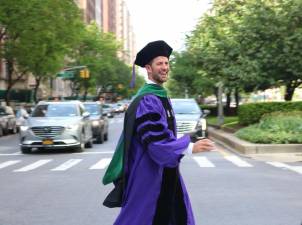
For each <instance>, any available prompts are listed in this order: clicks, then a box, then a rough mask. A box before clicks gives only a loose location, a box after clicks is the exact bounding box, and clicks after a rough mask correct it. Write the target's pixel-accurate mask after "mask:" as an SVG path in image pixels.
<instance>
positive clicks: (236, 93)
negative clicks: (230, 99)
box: [234, 88, 240, 110]
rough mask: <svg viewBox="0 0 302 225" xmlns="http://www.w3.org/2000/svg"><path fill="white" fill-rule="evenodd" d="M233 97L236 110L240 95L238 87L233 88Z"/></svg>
mask: <svg viewBox="0 0 302 225" xmlns="http://www.w3.org/2000/svg"><path fill="white" fill-rule="evenodd" d="M234 97H235V102H236V110H237V109H238V107H239V100H240V95H239V89H238V88H235V93H234Z"/></svg>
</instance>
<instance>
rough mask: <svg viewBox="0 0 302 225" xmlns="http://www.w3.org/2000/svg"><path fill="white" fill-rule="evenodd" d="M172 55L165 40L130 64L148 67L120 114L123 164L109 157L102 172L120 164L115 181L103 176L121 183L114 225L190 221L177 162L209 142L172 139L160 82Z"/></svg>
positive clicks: (172, 123)
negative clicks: (120, 170)
mask: <svg viewBox="0 0 302 225" xmlns="http://www.w3.org/2000/svg"><path fill="white" fill-rule="evenodd" d="M171 53H172V48H171V47H170V46H169V45H168V44H167V43H166V42H164V41H154V42H151V43H149V44H148V45H146V46H145V47H144V48H143V49H142V50H141V51H140V52H138V54H137V56H136V60H135V64H136V65H138V66H141V67H144V68H145V69H146V70H147V73H148V80H147V82H146V84H145V85H144V86H143V87H142V88H141V89H140V90H139V91H138V93H137V95H136V100H134V102H136V103H132V104H131V105H132V106H131V105H130V106H129V109H128V111H127V112H126V115H125V122H124V130H123V133H124V134H123V135H122V136H121V138H120V141H119V144H121V143H124V142H126V143H128V144H125V145H123V144H121V145H120V146H123V147H122V151H121V152H122V158H123V160H122V161H119V162H122V163H123V166H122V167H121V166H120V165H118V163H117V161H118V160H115V159H113V160H112V162H111V164H110V166H109V167H108V169H107V171H106V173H108V174H109V173H110V172H112V171H114V170H117V168H122V172H121V174H122V175H120V177H119V179H115V180H114V179H112V180H110V179H109V178H108V177H109V175H108V174H105V176H104V178H103V183H104V184H107V183H109V182H112V181H113V182H114V183H115V185H116V189H117V186H118V185H117V184H118V183H119V181H122V183H123V185H122V188H121V189H122V200H121V207H122V208H121V211H120V214H119V215H118V217H117V219H116V221H115V223H114V225H195V222H194V217H193V212H192V208H191V204H190V200H189V196H188V193H187V191H186V187H185V185H184V182H183V179H182V177H181V174H180V171H179V164H180V162H181V159H182V157H183V156H184V155H185V154H192V153H199V152H203V151H209V150H212V149H213V147H214V146H213V143H212V142H211V141H210V140H208V139H203V140H199V141H197V142H195V143H191V142H190V136H189V135H184V136H182V137H180V138H177V137H176V125H175V124H176V123H175V117H174V113H173V109H172V107H171V102H170V100H169V98H168V96H167V92H166V90H165V89H164V88H163V86H162V85H163V83H164V82H166V81H167V80H168V73H169V57H170V54H171ZM133 105H135V106H133ZM131 110H132V111H131ZM131 118H132V120H131ZM131 121H132V122H131ZM129 127H130V128H129ZM129 129H130V131H129ZM125 133H127V134H128V136H127V135H126V134H125ZM129 133H130V134H131V136H129ZM129 137H130V138H129ZM123 138H124V139H123ZM123 141H124V142H123ZM117 150H118V149H117ZM117 150H116V152H117ZM114 157H115V156H114ZM117 192H118V191H117ZM117 192H116V193H117ZM111 194H112V193H111ZM113 194H114V193H113ZM104 205H106V203H104ZM109 207H110V206H109ZM111 207H115V206H114V205H112V206H111Z"/></svg>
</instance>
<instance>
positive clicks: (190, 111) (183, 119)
mask: <svg viewBox="0 0 302 225" xmlns="http://www.w3.org/2000/svg"><path fill="white" fill-rule="evenodd" d="M171 103H172V107H173V111H174V114H175V119H176V127H177V136H178V137H180V136H182V135H184V134H190V135H191V137H192V139H193V140H196V139H198V138H204V137H207V135H208V126H207V121H206V118H205V117H206V116H207V115H208V114H209V113H210V111H209V110H201V109H200V107H199V105H198V104H197V102H196V101H195V99H192V98H179V99H176V98H174V99H171Z"/></svg>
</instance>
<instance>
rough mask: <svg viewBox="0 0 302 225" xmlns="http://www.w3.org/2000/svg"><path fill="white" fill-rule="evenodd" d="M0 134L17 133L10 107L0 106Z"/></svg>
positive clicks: (12, 111)
mask: <svg viewBox="0 0 302 225" xmlns="http://www.w3.org/2000/svg"><path fill="white" fill-rule="evenodd" d="M0 118H1V119H0V129H1V131H0V134H1V133H2V135H3V134H8V133H12V134H15V133H17V125H16V116H15V114H14V110H13V109H12V107H10V106H0Z"/></svg>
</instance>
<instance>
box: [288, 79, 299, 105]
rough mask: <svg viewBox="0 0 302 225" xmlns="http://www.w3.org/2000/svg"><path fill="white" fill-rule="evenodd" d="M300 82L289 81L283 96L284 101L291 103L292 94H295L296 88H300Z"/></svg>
mask: <svg viewBox="0 0 302 225" xmlns="http://www.w3.org/2000/svg"><path fill="white" fill-rule="evenodd" d="M301 83H302V82H297V81H291V82H289V83H287V84H286V90H285V95H284V100H285V101H291V100H292V98H293V96H294V93H295V89H296V88H297V87H299V86H300V84H301Z"/></svg>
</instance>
